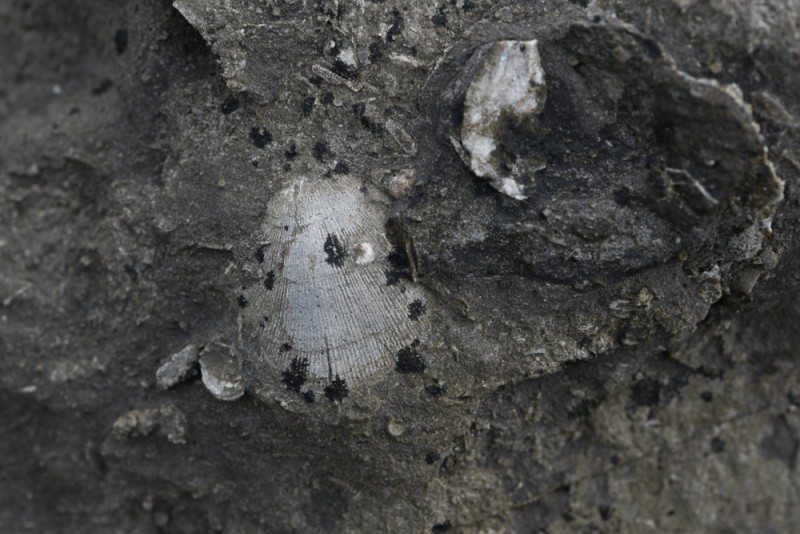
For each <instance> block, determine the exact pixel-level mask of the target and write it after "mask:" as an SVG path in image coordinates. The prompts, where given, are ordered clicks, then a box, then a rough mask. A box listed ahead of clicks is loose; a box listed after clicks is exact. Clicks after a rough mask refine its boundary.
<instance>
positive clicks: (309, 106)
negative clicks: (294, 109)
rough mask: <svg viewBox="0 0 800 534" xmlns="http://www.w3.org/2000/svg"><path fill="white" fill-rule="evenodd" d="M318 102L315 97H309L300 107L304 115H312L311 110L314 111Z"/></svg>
mask: <svg viewBox="0 0 800 534" xmlns="http://www.w3.org/2000/svg"><path fill="white" fill-rule="evenodd" d="M316 102H317V98H316V97H315V96H313V95H312V96H307V97H305V98H304V99H303V104H302V105H301V106H300V109H302V111H303V115H308V114H309V113H311V110H313V109H314V104H315V103H316Z"/></svg>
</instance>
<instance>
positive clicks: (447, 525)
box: [431, 519, 453, 532]
mask: <svg viewBox="0 0 800 534" xmlns="http://www.w3.org/2000/svg"><path fill="white" fill-rule="evenodd" d="M452 529H453V523H451V522H450V520H449V519H448V520H447V521H445V522H444V523H436V524H435V525H433V528H431V532H450V531H451V530H452Z"/></svg>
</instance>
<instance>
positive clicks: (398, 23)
mask: <svg viewBox="0 0 800 534" xmlns="http://www.w3.org/2000/svg"><path fill="white" fill-rule="evenodd" d="M405 27H406V23H405V21H404V20H403V16H402V15H400V12H399V11H397V10H396V9H395V10H394V11H393V12H392V21H391V23H390V25H389V29H388V30H387V31H386V40H387V41H389V42H390V43H391V42H393V41H394V40H395V39H397V38H398V37H400V35H401V34H402V33H403V29H404V28H405Z"/></svg>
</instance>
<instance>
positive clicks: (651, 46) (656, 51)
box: [642, 39, 663, 60]
mask: <svg viewBox="0 0 800 534" xmlns="http://www.w3.org/2000/svg"><path fill="white" fill-rule="evenodd" d="M642 48H644V51H645V52H646V53H647V55H648V56H649V57H650V59H654V60H659V59H661V57H662V55H663V54H662V53H661V47H660V46H658V43H656V42H655V41H653V40H652V39H643V40H642Z"/></svg>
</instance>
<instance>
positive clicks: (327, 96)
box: [322, 91, 333, 106]
mask: <svg viewBox="0 0 800 534" xmlns="http://www.w3.org/2000/svg"><path fill="white" fill-rule="evenodd" d="M322 103H323V104H325V105H326V106H329V105H331V104H333V93H331V92H330V91H326V92H325V93H323V94H322Z"/></svg>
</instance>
